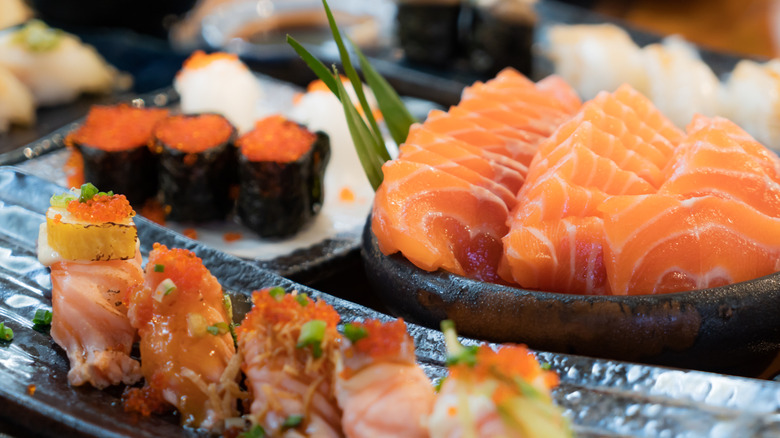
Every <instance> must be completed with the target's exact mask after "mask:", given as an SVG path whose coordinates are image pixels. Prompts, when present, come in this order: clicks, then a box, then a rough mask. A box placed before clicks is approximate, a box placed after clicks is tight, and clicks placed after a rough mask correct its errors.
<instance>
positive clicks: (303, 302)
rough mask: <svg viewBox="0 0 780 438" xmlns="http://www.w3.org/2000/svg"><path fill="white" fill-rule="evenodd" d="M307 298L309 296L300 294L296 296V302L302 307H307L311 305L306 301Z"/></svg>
mask: <svg viewBox="0 0 780 438" xmlns="http://www.w3.org/2000/svg"><path fill="white" fill-rule="evenodd" d="M307 297H308V295H306V294H305V293H298V294H297V295H295V301H297V302H298V304H300V305H301V307H306V306H308V305H309V300H307V299H306V298H307Z"/></svg>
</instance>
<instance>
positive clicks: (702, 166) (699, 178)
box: [661, 116, 780, 217]
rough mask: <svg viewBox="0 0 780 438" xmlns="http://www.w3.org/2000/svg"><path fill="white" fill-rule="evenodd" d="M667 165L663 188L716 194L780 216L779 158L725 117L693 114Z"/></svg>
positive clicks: (688, 193)
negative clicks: (696, 116)
mask: <svg viewBox="0 0 780 438" xmlns="http://www.w3.org/2000/svg"><path fill="white" fill-rule="evenodd" d="M691 130H692V132H691V133H690V135H689V136H688V137H686V139H685V140H684V141H683V142H682V143H681V144H680V147H679V148H678V149H677V151H676V153H675V158H674V160H673V161H672V162H671V165H670V166H669V167H668V169H667V173H668V179H667V181H666V182H665V183H664V185H663V187H662V188H661V193H666V194H678V195H684V196H686V197H693V196H703V195H706V194H716V195H719V196H723V197H728V198H732V199H736V200H739V201H741V202H744V203H746V204H748V205H750V206H751V207H753V208H756V209H758V210H759V211H761V212H762V213H764V214H766V215H769V216H772V217H780V181H778V173H777V169H778V168H779V165H780V159H778V158H777V156H776V155H774V154H773V153H772V152H771V151H769V150H768V149H767V148H765V147H763V146H762V145H761V144H759V143H757V142H756V141H754V140H752V138H750V137H749V136H743V133H744V131H742V130H741V129H740V128H738V127H737V126H736V125H734V124H733V123H731V122H729V121H728V120H726V119H719V118H716V119H713V120H710V119H707V118H706V117H704V116H699V117H698V118H696V119H695V120H694V122H693V123H692V127H691Z"/></svg>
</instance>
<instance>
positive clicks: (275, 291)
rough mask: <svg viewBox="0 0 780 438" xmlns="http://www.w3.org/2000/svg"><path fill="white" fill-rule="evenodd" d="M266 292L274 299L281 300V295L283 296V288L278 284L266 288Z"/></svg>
mask: <svg viewBox="0 0 780 438" xmlns="http://www.w3.org/2000/svg"><path fill="white" fill-rule="evenodd" d="M268 294H269V295H271V297H273V299H275V300H276V301H282V297H284V288H283V287H280V286H275V287H272V288H271V289H269V290H268Z"/></svg>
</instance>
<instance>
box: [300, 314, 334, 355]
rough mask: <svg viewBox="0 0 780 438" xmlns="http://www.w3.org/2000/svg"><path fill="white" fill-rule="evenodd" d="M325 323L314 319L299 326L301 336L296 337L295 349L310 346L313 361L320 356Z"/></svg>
mask: <svg viewBox="0 0 780 438" xmlns="http://www.w3.org/2000/svg"><path fill="white" fill-rule="evenodd" d="M325 328H327V323H326V322H325V321H323V320H321V319H314V320H311V321H309V322H307V323H306V324H304V325H302V326H301V334H300V335H299V336H298V343H297V344H296V348H305V347H308V346H311V349H312V355H313V356H314V358H315V359H319V358H320V356H322V341H323V339H325Z"/></svg>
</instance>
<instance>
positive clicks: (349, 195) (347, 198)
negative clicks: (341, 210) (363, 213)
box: [339, 187, 355, 202]
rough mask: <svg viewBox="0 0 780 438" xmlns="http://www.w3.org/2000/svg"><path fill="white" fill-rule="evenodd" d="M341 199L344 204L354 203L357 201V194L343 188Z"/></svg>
mask: <svg viewBox="0 0 780 438" xmlns="http://www.w3.org/2000/svg"><path fill="white" fill-rule="evenodd" d="M339 199H340V200H341V201H343V202H352V201H354V200H355V192H353V191H352V189H350V188H349V187H343V188H342V189H341V191H340V192H339Z"/></svg>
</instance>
